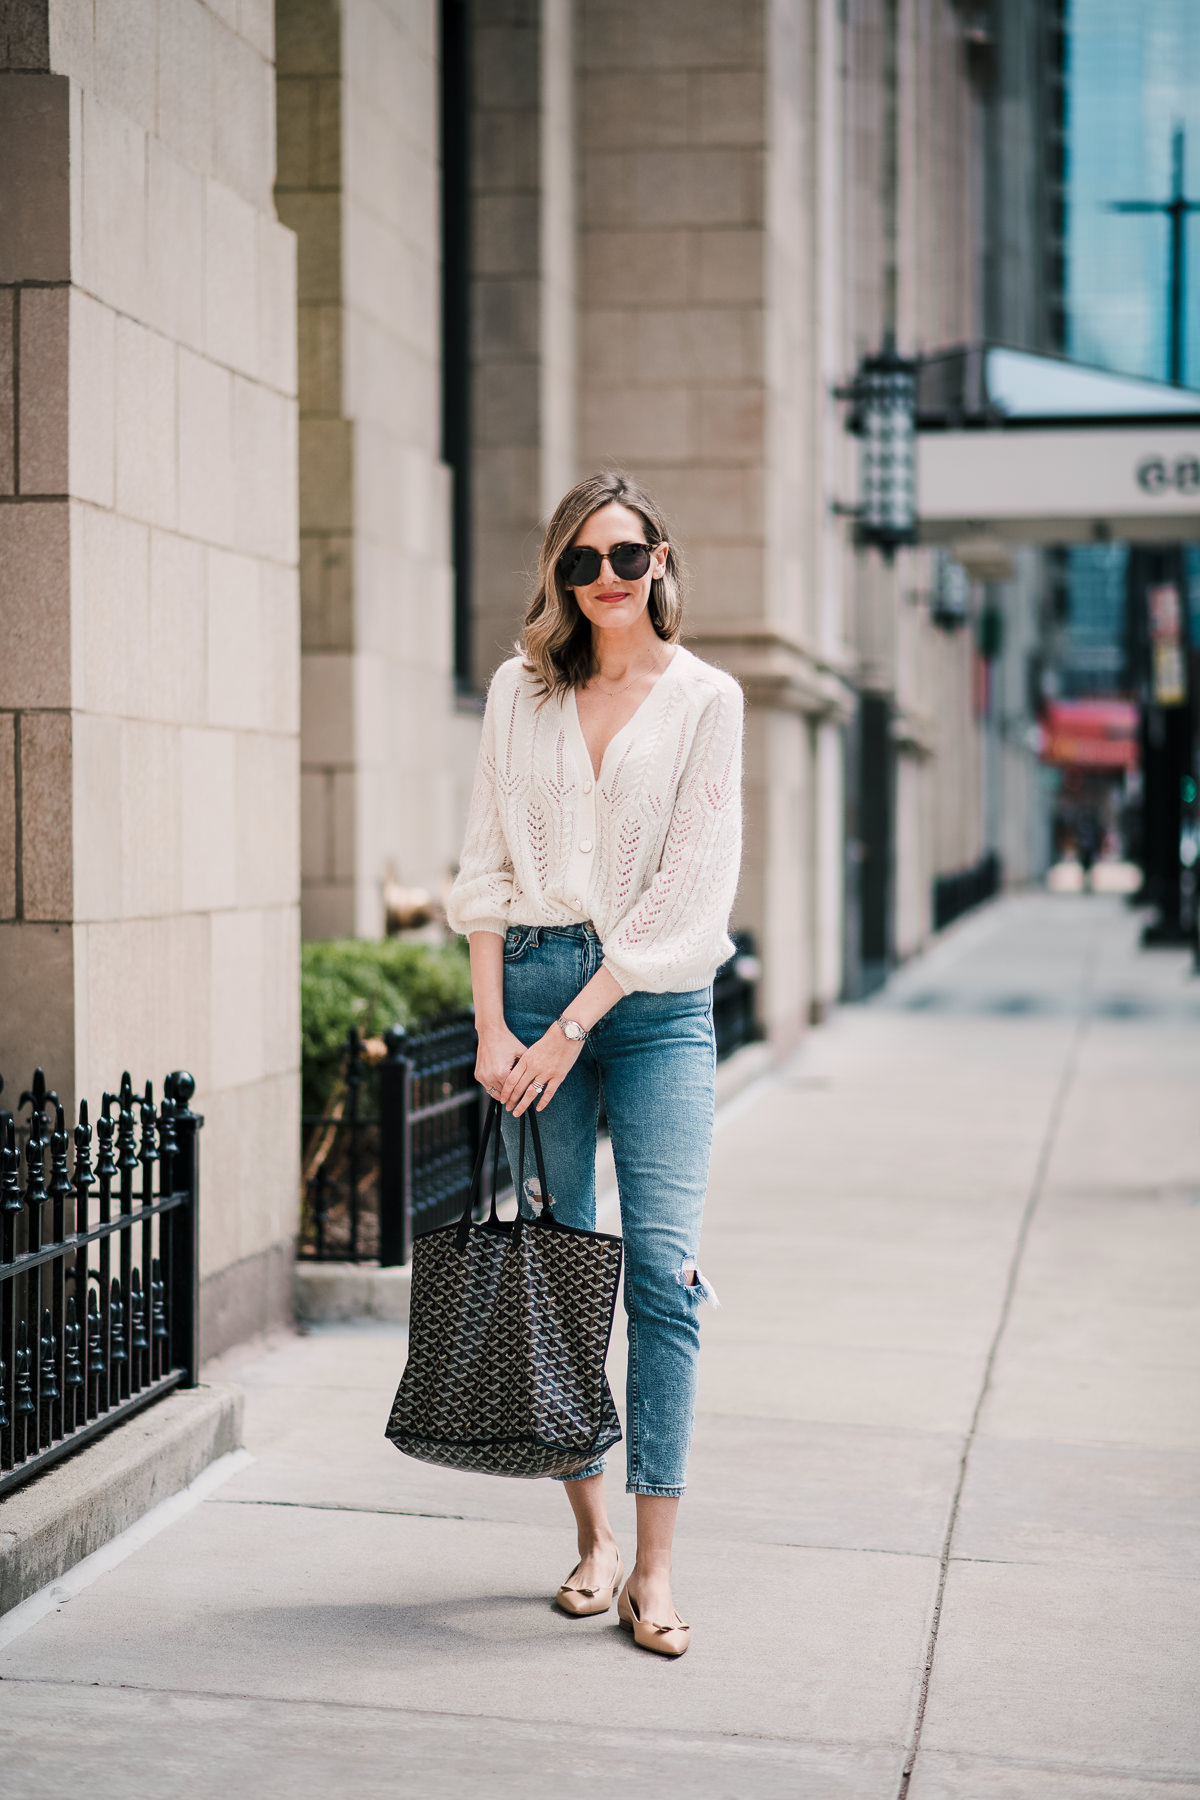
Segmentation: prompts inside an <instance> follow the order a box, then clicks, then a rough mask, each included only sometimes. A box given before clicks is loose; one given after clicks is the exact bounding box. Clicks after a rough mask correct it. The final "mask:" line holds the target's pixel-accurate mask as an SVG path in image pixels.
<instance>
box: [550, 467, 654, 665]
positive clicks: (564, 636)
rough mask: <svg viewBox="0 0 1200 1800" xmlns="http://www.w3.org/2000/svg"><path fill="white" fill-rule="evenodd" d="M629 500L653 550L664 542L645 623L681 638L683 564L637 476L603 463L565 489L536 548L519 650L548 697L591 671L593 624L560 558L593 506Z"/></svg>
mask: <svg viewBox="0 0 1200 1800" xmlns="http://www.w3.org/2000/svg"><path fill="white" fill-rule="evenodd" d="M614 501H615V502H616V503H617V504H618V505H619V506H627V507H628V508H629V510H630V512H635V513H636V514H637V515H638V517H639V518H640V519H641V521H642V525H643V527H644V528H645V532H646V542H647V543H648V544H649V545H650V547H651V549H653V548H654V546H655V545H656V544H661V543H663V542H664V540H665V541H666V542H667V544H668V545H669V548H668V550H667V566H666V568H665V569H664V570H663V572H662V575H661V576H658V577H656V578H655V579H654V580H653V581H652V582H651V584H650V605H649V613H650V623H651V624H652V625H653V627H654V629H655V631H656V632H657V633H658V635H659V637H660V638H661V639H662V640H663V642H664V643H665V644H674V643H677V642H678V641H679V633H680V629H681V627H682V625H683V568H682V564H681V561H680V557H679V553H678V551H677V550H676V548H675V542H674V538H673V536H672V534H671V532H670V531H668V529H667V522H666V519H665V518H664V516H663V513H662V510H661V508H660V507H658V506H657V505H656V504H655V502H654V501H653V500H652V499H651V497H650V495H649V494H648V493H647V492H646V490H645V488H644V487H642V486H641V485H640V484H639V483H638V482H636V481H634V480H632V479H631V478H630V477H629V476H628V475H623V474H621V472H620V471H619V470H613V469H610V470H606V471H605V472H603V473H602V474H599V475H588V476H587V477H586V478H585V479H584V480H583V481H577V482H576V483H575V486H574V487H573V488H571V490H570V491H569V492H568V493H566V494H564V495H563V497H562V499H561V500H560V501H559V503H558V505H557V506H556V507H555V509H554V515H553V517H552V518H551V520H550V523H549V524H548V525H547V527H546V534H545V536H544V537H543V539H542V548H541V551H540V553H539V555H538V572H537V586H536V587H535V588H534V590H533V593H532V595H531V596H530V600H529V605H528V607H527V608H526V611H525V634H524V638H523V640H522V642H520V643H519V644H518V645H517V654H518V655H519V656H523V657H524V659H525V666H526V668H527V669H528V670H529V671H530V673H531V674H532V675H534V676H536V678H537V679H538V681H539V682H540V683H541V685H542V688H543V690H544V693H545V695H546V697H547V698H549V696H550V695H551V694H565V693H566V692H567V690H568V689H569V688H573V687H578V686H580V685H581V684H582V683H583V682H585V681H587V680H588V678H589V677H590V676H591V675H593V674H594V673H595V667H596V659H595V652H594V651H593V648H592V628H591V626H590V625H589V624H588V621H587V620H586V619H585V618H584V616H583V614H582V613H581V612H580V610H579V606H578V603H577V601H576V599H575V596H574V594H573V593H572V592H571V590H570V588H569V587H567V586H566V584H565V583H564V581H563V579H562V576H561V575H560V574H559V572H558V559H559V557H560V556H561V555H562V553H563V551H564V550H569V549H570V548H571V545H572V544H573V543H574V541H575V538H576V536H577V535H578V533H579V531H580V529H581V527H582V526H583V525H584V524H586V522H587V520H588V519H590V518H591V516H592V514H593V513H594V512H599V510H600V508H601V507H602V506H609V505H611V504H612V503H613V502H614Z"/></svg>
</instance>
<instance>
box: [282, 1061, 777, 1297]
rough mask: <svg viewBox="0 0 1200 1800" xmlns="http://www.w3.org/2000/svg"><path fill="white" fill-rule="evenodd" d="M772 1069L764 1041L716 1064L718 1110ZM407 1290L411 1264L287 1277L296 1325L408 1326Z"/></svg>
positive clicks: (607, 1153) (603, 1146)
mask: <svg viewBox="0 0 1200 1800" xmlns="http://www.w3.org/2000/svg"><path fill="white" fill-rule="evenodd" d="M773 1065H774V1057H773V1056H772V1052H771V1047H770V1045H769V1044H766V1043H759V1044H745V1045H743V1047H742V1049H740V1050H737V1051H735V1052H734V1054H733V1055H732V1056H731V1057H729V1058H728V1059H727V1060H726V1061H725V1062H723V1063H718V1065H717V1083H716V1103H717V1110H718V1112H719V1111H720V1109H721V1108H722V1107H723V1106H728V1104H729V1102H730V1101H731V1100H733V1099H735V1098H736V1096H737V1095H738V1094H740V1093H742V1092H743V1091H744V1090H745V1089H746V1088H748V1087H749V1086H750V1084H751V1082H753V1081H757V1080H759V1078H760V1077H761V1076H763V1075H765V1074H766V1073H767V1072H768V1070H769V1069H771V1068H772V1067H773ZM615 1184H616V1171H615V1170H614V1168H613V1154H612V1145H611V1144H610V1143H609V1141H608V1139H607V1138H602V1139H601V1141H600V1143H599V1145H598V1146H597V1149H596V1195H597V1198H598V1199H599V1200H603V1197H604V1196H605V1195H606V1194H607V1193H609V1192H610V1190H612V1189H613V1188H614V1187H615ZM411 1290H412V1264H411V1263H404V1264H403V1265H402V1266H401V1267H398V1268H392V1269H381V1268H379V1267H378V1265H377V1264H375V1263H339V1262H310V1261H297V1262H296V1264H295V1265H294V1273H293V1276H292V1297H293V1305H294V1307H295V1313H296V1323H297V1324H298V1325H345V1324H348V1323H349V1322H350V1321H351V1320H352V1319H379V1320H381V1321H382V1322H384V1323H386V1324H389V1325H407V1324H408V1302H409V1295H410V1293H411Z"/></svg>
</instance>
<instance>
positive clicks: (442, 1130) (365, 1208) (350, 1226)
mask: <svg viewBox="0 0 1200 1800" xmlns="http://www.w3.org/2000/svg"><path fill="white" fill-rule="evenodd" d="M482 1103H483V1092H482V1089H480V1088H479V1087H478V1086H477V1085H476V1081H475V1020H474V1016H473V1015H472V1014H471V1013H470V1012H465V1013H461V1014H458V1015H456V1016H455V1017H453V1018H450V1019H447V1020H445V1021H443V1022H442V1023H441V1024H438V1025H435V1026H433V1027H432V1028H431V1029H430V1030H428V1031H423V1032H419V1033H418V1032H413V1033H411V1034H410V1033H406V1032H403V1031H401V1030H399V1029H398V1028H397V1029H394V1030H392V1031H389V1032H387V1033H386V1034H385V1036H384V1037H383V1038H381V1039H370V1040H368V1041H366V1042H364V1041H363V1040H362V1039H361V1038H360V1037H359V1035H358V1032H357V1031H354V1030H351V1032H350V1035H349V1037H348V1038H347V1040H346V1047H345V1058H344V1062H343V1066H342V1075H341V1079H340V1081H339V1083H338V1085H337V1087H336V1088H335V1089H334V1091H333V1094H332V1095H331V1097H330V1100H329V1102H328V1103H327V1105H326V1110H325V1111H324V1113H321V1114H306V1115H305V1116H304V1118H303V1120H302V1122H301V1123H302V1130H303V1137H304V1172H303V1188H304V1193H303V1209H302V1218H301V1232H300V1255H301V1256H309V1257H315V1258H317V1259H318V1260H321V1261H327V1262H328V1261H336V1262H368V1261H373V1260H375V1259H376V1258H377V1259H378V1260H379V1262H380V1263H381V1264H382V1265H383V1266H384V1267H385V1268H387V1267H389V1266H393V1265H395V1264H397V1263H403V1262H407V1261H408V1258H409V1256H410V1254H411V1252H412V1240H413V1238H414V1236H416V1235H418V1234H419V1233H421V1232H422V1231H433V1230H435V1229H436V1227H437V1226H439V1225H447V1224H449V1223H450V1221H451V1220H452V1219H456V1218H457V1217H458V1215H459V1213H461V1211H462V1208H463V1201H464V1200H465V1198H466V1194H467V1189H468V1188H469V1186H470V1183H471V1165H472V1162H473V1160H474V1156H475V1148H476V1145H477V1144H478V1142H479V1136H480V1132H481V1131H482V1129H483V1104H482ZM503 1173H504V1175H505V1178H506V1179H507V1165H505V1168H504V1171H503Z"/></svg>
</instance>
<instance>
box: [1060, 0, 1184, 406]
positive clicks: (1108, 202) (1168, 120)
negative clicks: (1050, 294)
mask: <svg viewBox="0 0 1200 1800" xmlns="http://www.w3.org/2000/svg"><path fill="white" fill-rule="evenodd" d="M1065 14H1066V18H1065V23H1066V69H1065V77H1066V80H1065V115H1066V116H1065V119H1064V121H1063V125H1064V137H1063V142H1064V161H1065V167H1064V170H1063V174H1064V189H1065V202H1066V208H1065V218H1064V227H1065V237H1066V242H1065V245H1064V249H1065V258H1064V261H1065V283H1066V293H1065V296H1064V298H1065V314H1066V318H1065V325H1066V346H1065V347H1066V350H1067V353H1068V354H1069V355H1070V356H1072V357H1074V358H1075V359H1076V360H1077V361H1079V362H1085V363H1093V364H1096V365H1099V366H1100V367H1102V368H1106V369H1114V370H1118V371H1120V372H1121V373H1123V374H1128V375H1145V376H1150V377H1152V378H1154V379H1157V380H1160V381H1162V380H1166V379H1167V378H1168V368H1169V360H1168V332H1167V320H1168V301H1167V293H1168V244H1169V231H1170V227H1169V223H1168V220H1167V218H1166V216H1165V214H1163V213H1117V212H1113V211H1111V210H1110V208H1111V206H1112V203H1113V202H1116V201H1129V200H1136V201H1152V202H1165V201H1167V200H1168V199H1170V197H1171V191H1172V181H1173V169H1172V142H1173V138H1174V135H1175V133H1176V131H1177V130H1180V129H1181V130H1182V132H1183V140H1184V159H1183V183H1184V193H1185V196H1186V197H1187V198H1188V199H1194V200H1197V201H1200V0H1066V4H1065ZM1184 239H1185V248H1186V250H1187V251H1191V250H1192V248H1193V246H1197V247H1198V248H1200V218H1198V217H1197V216H1195V215H1193V216H1192V217H1190V218H1189V219H1188V220H1187V221H1186V222H1185V225H1184ZM1189 265H1190V272H1191V275H1192V279H1191V280H1189V281H1188V282H1187V286H1186V290H1185V307H1184V330H1183V348H1184V370H1183V374H1184V380H1185V382H1187V383H1188V385H1190V386H1194V387H1198V388H1200V258H1198V257H1196V256H1187V257H1186V259H1185V270H1186V269H1188V268H1189Z"/></svg>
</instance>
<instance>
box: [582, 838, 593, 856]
mask: <svg viewBox="0 0 1200 1800" xmlns="http://www.w3.org/2000/svg"><path fill="white" fill-rule="evenodd" d="M591 847H592V840H591V838H580V840H579V848H580V850H582V852H583V854H584V855H585V856H586V855H587V853H588V851H589V850H590V849H591Z"/></svg>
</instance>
